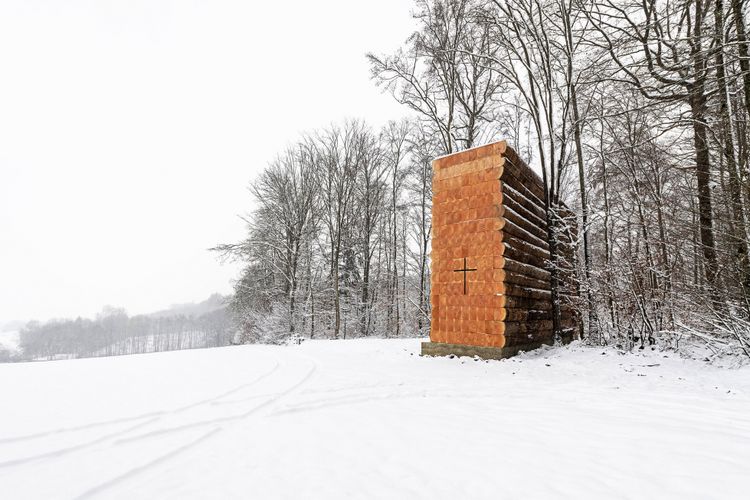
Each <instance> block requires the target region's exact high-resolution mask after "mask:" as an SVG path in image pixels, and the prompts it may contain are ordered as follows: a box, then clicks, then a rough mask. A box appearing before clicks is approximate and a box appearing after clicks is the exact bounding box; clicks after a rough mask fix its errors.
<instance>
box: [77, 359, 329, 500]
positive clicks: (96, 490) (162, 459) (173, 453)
mask: <svg viewBox="0 0 750 500" xmlns="http://www.w3.org/2000/svg"><path fill="white" fill-rule="evenodd" d="M308 360H309V361H311V367H310V369H309V370H308V371H307V373H306V374H305V375H304V376H303V377H302V379H300V380H299V381H297V382H295V383H294V384H292V385H291V386H290V387H288V388H287V389H285V390H284V391H282V392H280V393H277V394H276V395H274V396H273V397H272V398H269V399H268V400H267V401H265V402H263V403H261V404H260V405H257V406H255V407H253V408H251V409H250V410H248V411H246V412H244V413H242V414H240V415H235V416H232V417H226V418H222V419H214V420H211V421H205V422H200V423H196V424H194V425H190V426H189V427H188V426H181V427H179V428H174V429H167V430H164V431H161V432H159V431H156V432H152V433H147V434H142V435H141V436H135V437H133V438H129V439H126V440H119V441H117V442H115V444H124V443H127V442H133V441H137V440H140V439H146V438H150V437H154V436H157V435H164V434H167V433H171V432H173V431H181V430H185V429H187V428H196V427H199V426H204V425H216V424H226V423H236V422H239V421H241V420H244V419H246V418H248V417H250V416H252V415H254V414H255V413H257V412H258V411H260V410H262V409H263V408H265V407H267V406H269V405H271V404H273V403H275V402H277V401H278V400H280V399H281V398H283V397H285V396H287V395H289V394H291V393H292V392H294V391H295V390H297V389H299V388H300V387H302V386H304V385H305V384H307V383H308V382H309V381H310V379H311V378H312V376H313V375H314V374H315V372H316V371H317V369H318V363H317V362H316V361H315V360H313V359H312V358H308ZM224 429H225V427H223V426H221V425H219V426H218V427H215V428H213V429H211V430H209V431H208V432H206V433H204V434H202V435H201V436H199V437H198V438H196V439H193V440H191V441H189V442H187V443H185V444H183V445H181V446H178V447H177V448H173V449H172V450H170V451H169V452H167V453H165V454H163V455H160V456H158V457H156V458H154V459H152V460H149V461H148V462H145V463H143V464H141V465H139V466H136V467H133V468H131V469H129V470H127V471H126V472H124V473H122V474H120V475H118V476H115V477H114V478H112V479H109V480H107V481H105V482H103V483H100V484H98V485H96V486H94V487H93V488H91V489H89V490H87V491H85V492H84V493H82V494H81V495H79V496H78V497H76V499H77V500H81V499H86V498H91V497H93V496H95V495H98V494H100V493H102V492H103V491H106V490H107V489H109V488H111V487H113V486H117V485H118V484H120V483H122V482H124V481H127V480H129V479H131V478H133V477H135V476H137V475H139V474H141V473H143V472H146V471H148V470H150V469H151V468H152V467H154V466H159V465H163V464H164V463H166V462H168V461H170V460H172V459H173V458H175V457H177V456H178V455H180V454H182V453H184V452H186V451H188V450H190V449H192V448H194V447H196V446H198V445H199V444H201V443H203V442H205V441H208V440H209V439H210V438H211V437H213V436H214V435H216V434H217V433H218V432H220V431H222V430H224Z"/></svg>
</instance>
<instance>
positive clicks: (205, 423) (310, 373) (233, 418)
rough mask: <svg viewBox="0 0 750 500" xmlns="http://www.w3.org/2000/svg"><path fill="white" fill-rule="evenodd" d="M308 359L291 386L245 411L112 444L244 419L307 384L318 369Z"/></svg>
mask: <svg viewBox="0 0 750 500" xmlns="http://www.w3.org/2000/svg"><path fill="white" fill-rule="evenodd" d="M309 361H311V362H312V366H311V367H310V369H309V370H308V371H307V373H306V374H305V375H304V376H303V377H302V379H300V380H299V381H297V382H295V383H294V384H292V386H290V387H288V388H287V389H285V390H283V391H281V392H278V393H275V394H274V395H272V397H270V398H269V399H267V400H266V401H264V402H263V403H261V404H259V405H256V406H254V407H252V408H250V409H249V410H247V411H244V412H242V413H238V414H236V415H230V416H228V417H219V418H214V419H208V420H199V421H197V422H191V423H189V424H184V425H178V426H175V427H167V428H164V429H157V430H154V431H151V432H146V433H143V434H138V435H136V436H132V437H128V438H123V439H118V440H117V441H115V442H114V444H115V445H121V444H127V443H131V442H134V441H140V440H143V439H148V438H152V437H155V436H163V435H167V434H172V433H175V432H182V431H186V430H190V429H197V428H200V427H206V426H211V425H217V424H227V423H233V422H238V421H241V420H244V419H246V418H248V417H251V416H253V415H254V414H256V413H258V412H259V411H260V410H262V409H263V408H266V407H267V406H269V405H272V404H273V403H276V402H277V401H278V400H280V399H281V398H283V397H285V396H287V395H289V394H290V393H292V392H294V391H295V390H297V389H299V388H300V387H302V386H303V385H305V384H307V383H308V382H309V381H310V379H311V378H312V376H313V375H314V374H315V372H316V371H317V369H318V364H317V363H316V362H315V361H314V360H313V359H311V358H309Z"/></svg>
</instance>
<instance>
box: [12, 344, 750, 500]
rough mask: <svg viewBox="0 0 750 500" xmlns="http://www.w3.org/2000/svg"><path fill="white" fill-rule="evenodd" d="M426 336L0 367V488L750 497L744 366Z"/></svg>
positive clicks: (222, 494)
mask: <svg viewBox="0 0 750 500" xmlns="http://www.w3.org/2000/svg"><path fill="white" fill-rule="evenodd" d="M418 350H419V342H418V341H416V340H370V341H361V340H355V341H339V342H330V341H315V342H307V343H305V344H303V345H302V346H289V347H271V346H243V347H229V348H221V349H209V350H193V351H179V352H166V353H159V354H145V355H136V356H124V357H116V358H98V359H84V360H75V361H58V362H45V363H25V364H20V363H19V364H6V365H0V397H2V402H3V403H2V411H0V488H1V491H2V493H0V496H1V497H2V498H3V499H25V498H38V499H57V498H61V499H69V498H120V499H136V498H137V499H144V498H159V499H164V498H174V499H189V498H216V499H227V498H242V499H249V498H252V499H265V498H289V499H300V498H320V499H331V498H346V499H352V498H394V499H405V498H425V499H441V498H445V499H480V498H571V499H573V498H574V499H582V498H591V499H601V498H608V499H609V498H633V499H642V498H660V499H663V498H679V499H687V498H695V499H706V498H721V499H730V498H738V499H739V498H742V499H746V498H749V497H748V491H749V490H748V485H749V484H750V483H749V482H748V481H750V369H748V368H743V369H734V370H726V369H719V368H715V367H711V366H708V365H706V364H705V363H702V362H697V361H688V360H682V359H680V358H679V357H677V356H676V355H674V354H671V353H670V354H668V355H664V354H663V353H654V352H647V353H644V354H635V355H627V356H621V355H618V354H617V353H616V352H615V351H614V350H606V351H603V350H601V349H596V350H595V349H586V348H581V347H575V346H573V347H569V348H559V349H550V350H546V351H538V352H535V353H530V354H526V355H522V356H521V357H518V358H515V359H511V360H505V361H500V362H497V361H492V362H481V361H473V360H471V359H468V358H461V359H446V358H441V359H437V358H421V357H419V356H418V355H417V353H418ZM603 353H604V354H603Z"/></svg>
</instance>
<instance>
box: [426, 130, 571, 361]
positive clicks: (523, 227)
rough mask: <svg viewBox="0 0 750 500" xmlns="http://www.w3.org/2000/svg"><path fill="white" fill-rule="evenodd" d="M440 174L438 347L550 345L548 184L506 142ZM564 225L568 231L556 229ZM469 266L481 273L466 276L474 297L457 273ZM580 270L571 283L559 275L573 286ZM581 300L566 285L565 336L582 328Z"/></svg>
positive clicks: (437, 166) (442, 164)
mask: <svg viewBox="0 0 750 500" xmlns="http://www.w3.org/2000/svg"><path fill="white" fill-rule="evenodd" d="M433 169H434V178H433V192H434V198H433V248H432V291H431V302H432V317H433V320H432V330H431V335H430V337H431V340H432V341H433V342H440V343H451V344H464V345H474V346H483V347H505V346H508V347H517V346H528V345H532V344H540V343H550V342H551V341H552V340H553V338H554V329H553V316H552V315H553V307H552V291H551V273H550V245H549V235H548V224H547V211H546V209H545V203H544V199H545V192H544V187H543V183H542V180H541V179H540V178H539V176H538V175H536V174H535V173H534V172H533V171H532V170H531V169H530V168H529V167H528V166H527V165H526V164H525V163H524V162H523V161H522V160H521V159H520V158H519V157H518V155H517V154H516V152H515V151H514V150H513V149H512V148H510V147H508V146H507V144H506V143H505V142H504V141H502V142H498V143H493V144H490V145H487V146H483V147H481V148H476V149H473V150H467V151H463V152H461V153H457V154H454V155H450V156H447V157H443V158H440V159H438V160H436V161H435V162H434V163H433ZM568 215H569V214H568ZM568 219H569V217H568V218H565V220H566V221H567V220H568ZM558 227H559V228H562V227H563V226H562V225H559V226H557V225H556V226H555V228H554V230H555V231H557V229H558ZM571 227H574V226H571ZM568 229H569V228H568ZM558 232H560V231H558ZM566 234H573V232H572V231H570V230H567V233H566ZM574 243H575V237H571V238H569V241H567V242H566V244H565V245H563V247H564V249H563V252H562V253H563V254H564V257H563V258H562V259H560V260H559V261H558V266H560V265H567V264H565V263H567V262H572V261H573V258H574V256H575V246H574ZM464 258H466V263H467V266H468V267H469V268H475V269H476V271H472V272H470V273H469V272H467V273H466V276H467V278H466V285H467V288H466V294H464V293H463V292H464V290H463V286H464V282H463V273H461V272H457V270H459V269H461V268H462V266H463V264H464ZM572 269H573V268H571V269H570V271H571V272H570V275H568V274H565V272H561V273H560V276H561V277H562V280H563V281H564V282H565V283H570V282H572V280H571V277H572V276H573V273H572ZM575 294H576V289H575V287H567V285H566V288H565V290H564V292H563V295H564V297H565V298H564V300H561V315H562V325H561V326H562V327H563V328H566V329H571V328H573V327H574V326H575V323H576V322H577V318H576V317H575V314H574V312H573V308H572V306H570V304H571V303H572V302H571V301H570V300H569V297H573V296H574V295H575Z"/></svg>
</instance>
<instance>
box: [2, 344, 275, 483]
mask: <svg viewBox="0 0 750 500" xmlns="http://www.w3.org/2000/svg"><path fill="white" fill-rule="evenodd" d="M279 367H280V362H279V360H278V359H274V366H273V367H272V368H271V369H270V370H268V371H267V372H265V373H263V374H261V375H259V376H258V377H256V378H255V379H253V380H252V381H251V382H248V383H245V384H242V385H240V386H237V387H235V388H233V389H230V390H228V391H225V392H223V393H221V394H219V395H217V396H214V397H211V398H208V399H204V400H201V401H197V402H195V403H190V404H188V405H185V406H181V407H178V408H176V409H174V410H167V411H159V412H150V413H146V414H143V415H139V416H134V417H128V418H124V419H116V420H117V422H116V423H125V422H132V421H134V420H142V419H144V418H148V420H147V421H145V422H140V423H138V424H136V425H133V426H131V427H128V428H126V429H123V430H119V431H115V432H111V433H107V434H105V435H103V436H99V437H97V438H94V439H91V440H88V441H86V442H83V443H78V444H75V445H72V446H67V447H63V448H58V449H55V450H52V451H46V452H43V453H39V454H36V455H32V456H28V457H23V458H16V459H11V460H6V461H4V462H0V469H6V468H10V467H15V466H19V465H24V464H27V463H30V462H38V461H43V460H50V459H55V458H59V457H63V456H65V455H68V454H70V453H73V452H77V451H82V450H85V449H87V448H91V447H93V446H96V445H98V444H101V443H104V442H107V441H110V440H113V439H117V438H118V437H121V436H124V435H127V434H129V433H131V432H133V431H135V430H138V429H140V428H142V427H146V426H148V425H151V424H154V423H156V422H158V421H160V420H161V419H162V418H164V417H167V416H172V415H177V414H180V413H183V412H185V411H188V410H190V409H192V408H196V407H199V406H201V405H204V404H211V403H212V402H215V401H218V400H221V399H222V398H224V397H226V396H230V395H232V394H235V393H237V392H239V391H241V390H244V389H247V388H248V387H251V386H253V385H255V384H257V383H258V382H260V381H262V380H263V379H265V378H267V377H269V376H271V375H272V374H274V373H275V372H276V371H277V370H278V369H279ZM104 425H107V424H106V423H103V422H102V423H96V424H93V425H88V426H86V425H84V426H78V427H76V428H69V429H66V430H63V431H59V432H50V433H44V434H43V435H34V436H33V437H32V438H31V439H38V438H40V437H46V436H49V435H56V434H59V433H65V432H73V430H74V429H75V430H79V431H82V430H89V429H92V428H96V427H101V426H104ZM112 425H114V424H112ZM22 440H24V439H23V438H20V437H19V438H18V439H11V440H8V441H5V443H8V442H17V441H22ZM118 442H119V441H115V442H114V444H117V443H118ZM0 444H3V442H2V441H0Z"/></svg>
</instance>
